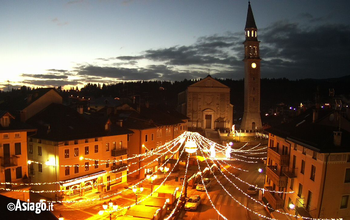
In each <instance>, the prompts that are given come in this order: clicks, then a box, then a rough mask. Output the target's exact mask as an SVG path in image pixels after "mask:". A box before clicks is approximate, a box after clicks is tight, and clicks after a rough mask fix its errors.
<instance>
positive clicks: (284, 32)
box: [0, 0, 350, 90]
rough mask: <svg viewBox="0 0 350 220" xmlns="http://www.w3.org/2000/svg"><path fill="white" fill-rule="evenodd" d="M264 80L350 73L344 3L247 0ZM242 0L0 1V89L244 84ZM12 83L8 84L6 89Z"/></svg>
mask: <svg viewBox="0 0 350 220" xmlns="http://www.w3.org/2000/svg"><path fill="white" fill-rule="evenodd" d="M251 6H252V9H253V13H254V17H255V21H256V24H257V26H258V39H259V40H260V41H261V43H260V56H261V58H262V62H261V65H262V67H261V77H262V78H282V77H285V78H288V79H292V80H294V79H304V78H317V79H319V78H333V77H340V76H345V75H350V73H349V68H350V61H349V59H350V13H349V12H348V11H349V8H350V1H348V0H332V1H330V0H283V1H281V0H252V1H251ZM247 8H248V1H242V0H99V1H98V0H96V1H92V0H90V1H88V0H77V1H64V0H42V1H40V0H35V1H28V0H16V1H8V0H1V7H0V18H1V19H0V30H1V34H0V64H1V65H0V87H4V89H5V90H6V89H7V84H8V83H9V84H11V85H12V87H11V88H16V87H18V86H22V85H26V86H35V87H38V86H62V87H65V88H69V87H71V86H79V87H81V86H83V85H84V84H86V83H89V82H90V83H107V84H108V83H117V82H120V81H121V80H166V81H181V80H183V79H185V78H186V79H196V78H204V77H205V76H207V75H208V73H210V74H211V75H212V76H213V77H215V78H231V79H242V78H243V77H244V70H243V61H242V60H243V44H242V43H243V41H244V26H245V21H246V16H247ZM8 80H9V82H8Z"/></svg>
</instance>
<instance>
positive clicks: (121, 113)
mask: <svg viewBox="0 0 350 220" xmlns="http://www.w3.org/2000/svg"><path fill="white" fill-rule="evenodd" d="M117 112H118V118H119V120H120V122H121V123H122V127H125V128H128V129H130V130H131V131H133V134H131V135H130V136H129V150H128V157H130V158H132V157H134V156H135V155H139V154H144V153H149V154H148V155H147V156H144V157H147V159H144V157H139V158H135V159H133V160H130V162H129V163H130V167H129V174H130V176H133V177H139V178H144V177H146V176H147V175H148V174H151V173H154V172H157V171H158V168H159V167H160V165H161V164H162V163H163V162H164V161H165V160H167V159H168V158H169V156H170V155H172V154H171V153H170V152H169V153H168V154H164V156H162V157H161V158H159V159H158V160H156V161H155V159H156V158H157V157H158V156H157V155H153V156H151V155H152V152H153V151H154V149H156V148H157V147H159V146H162V145H163V144H165V143H167V142H169V141H171V140H173V139H174V138H176V137H178V136H179V135H180V134H182V133H183V132H184V131H186V130H187V120H188V119H187V118H186V117H185V116H184V115H182V114H179V113H178V112H176V111H173V110H167V109H164V108H162V109H158V108H152V107H149V106H148V107H146V106H144V107H141V108H140V109H139V111H137V110H135V109H133V108H131V107H130V106H127V105H124V106H123V107H122V108H120V109H118V110H117ZM150 154H151V155H150ZM178 156H179V154H178V153H177V154H175V156H173V157H172V158H170V160H169V162H168V164H167V165H166V166H167V167H168V168H171V167H172V166H173V163H172V162H174V161H176V160H177V159H178ZM143 159H144V160H143Z"/></svg>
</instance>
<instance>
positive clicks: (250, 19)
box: [245, 2, 257, 29]
mask: <svg viewBox="0 0 350 220" xmlns="http://www.w3.org/2000/svg"><path fill="white" fill-rule="evenodd" d="M245 28H255V29H257V27H256V24H255V19H254V15H253V11H252V7H251V6H250V2H249V4H248V13H247V21H246V24H245Z"/></svg>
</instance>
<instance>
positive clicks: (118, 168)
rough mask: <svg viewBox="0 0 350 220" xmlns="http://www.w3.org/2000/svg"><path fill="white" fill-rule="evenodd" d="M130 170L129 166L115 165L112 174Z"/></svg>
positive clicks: (124, 164)
mask: <svg viewBox="0 0 350 220" xmlns="http://www.w3.org/2000/svg"><path fill="white" fill-rule="evenodd" d="M127 169H128V164H126V163H123V164H113V165H112V166H111V170H112V172H121V171H124V170H127Z"/></svg>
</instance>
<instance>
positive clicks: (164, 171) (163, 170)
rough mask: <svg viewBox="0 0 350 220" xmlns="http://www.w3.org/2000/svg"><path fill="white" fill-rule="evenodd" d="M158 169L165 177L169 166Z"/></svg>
mask: <svg viewBox="0 0 350 220" xmlns="http://www.w3.org/2000/svg"><path fill="white" fill-rule="evenodd" d="M159 169H160V171H162V172H163V177H165V173H166V172H168V171H169V167H160V168H159Z"/></svg>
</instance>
